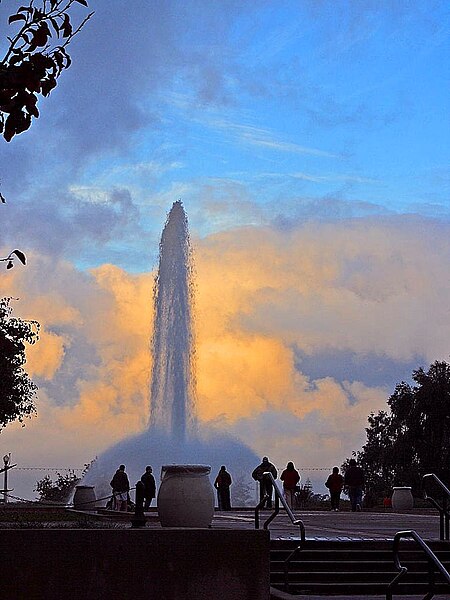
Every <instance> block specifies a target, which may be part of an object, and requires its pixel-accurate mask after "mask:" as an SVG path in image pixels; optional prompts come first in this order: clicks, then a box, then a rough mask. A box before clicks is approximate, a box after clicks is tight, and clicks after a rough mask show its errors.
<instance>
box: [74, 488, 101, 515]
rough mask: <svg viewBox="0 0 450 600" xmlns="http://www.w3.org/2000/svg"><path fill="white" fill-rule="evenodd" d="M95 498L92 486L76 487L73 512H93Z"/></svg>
mask: <svg viewBox="0 0 450 600" xmlns="http://www.w3.org/2000/svg"><path fill="white" fill-rule="evenodd" d="M96 502H97V498H96V496H95V487H94V486H93V485H77V486H76V488H75V494H74V496H73V507H74V509H75V510H94V509H95V504H96Z"/></svg>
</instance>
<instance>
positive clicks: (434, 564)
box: [386, 530, 450, 600]
mask: <svg viewBox="0 0 450 600" xmlns="http://www.w3.org/2000/svg"><path fill="white" fill-rule="evenodd" d="M401 539H413V540H414V541H415V542H416V544H417V545H418V546H420V548H421V549H422V550H423V551H424V553H425V554H426V557H427V559H428V588H429V589H428V592H427V594H426V595H425V596H424V598H423V600H430V598H432V597H433V596H434V594H435V591H434V585H435V581H434V575H435V569H437V570H438V571H439V572H440V573H441V575H442V576H443V577H444V579H445V580H446V581H447V583H448V584H449V585H450V574H449V572H448V571H447V569H446V568H445V567H444V565H443V564H442V563H441V561H440V560H439V559H438V557H437V556H436V554H435V553H434V552H433V551H432V550H431V548H430V547H429V546H428V545H427V544H426V543H425V542H424V540H423V539H422V538H421V537H420V535H419V534H418V533H417V531H414V530H410V531H399V532H397V533H396V534H395V536H394V545H393V547H392V552H393V558H394V565H395V568H396V569H397V570H398V571H399V573H397V575H396V576H395V578H394V579H393V580H392V581H391V583H390V584H389V585H388V588H387V590H386V600H392V594H393V591H394V588H395V587H396V586H397V584H398V582H399V581H400V579H402V578H403V576H404V575H405V574H406V573H407V572H408V569H407V568H406V567H404V566H402V564H401V563H400V557H399V551H400V540H401Z"/></svg>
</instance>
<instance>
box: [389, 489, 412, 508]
mask: <svg viewBox="0 0 450 600" xmlns="http://www.w3.org/2000/svg"><path fill="white" fill-rule="evenodd" d="M413 506H414V498H413V495H412V493H411V488H410V487H395V488H394V493H393V494H392V508H393V509H394V510H397V511H399V510H411V509H412V508H413Z"/></svg>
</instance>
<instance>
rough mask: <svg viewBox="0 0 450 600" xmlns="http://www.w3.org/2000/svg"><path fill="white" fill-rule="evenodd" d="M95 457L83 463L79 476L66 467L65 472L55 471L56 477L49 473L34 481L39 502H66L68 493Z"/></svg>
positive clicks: (84, 473) (90, 465)
mask: <svg viewBox="0 0 450 600" xmlns="http://www.w3.org/2000/svg"><path fill="white" fill-rule="evenodd" d="M95 460H96V459H95V458H94V459H93V460H91V462H90V463H86V464H85V465H84V469H83V472H82V473H81V477H78V475H77V474H76V473H75V471H74V470H73V469H68V471H67V473H64V475H63V474H62V473H57V474H56V479H55V480H53V479H52V478H51V477H50V475H46V476H45V477H43V478H42V479H40V480H39V481H37V482H36V487H35V488H34V491H35V492H38V494H39V500H40V501H41V502H67V501H68V500H69V497H70V494H71V493H72V492H73V490H74V489H75V486H76V485H77V483H79V482H80V481H81V480H82V478H83V477H84V476H85V475H86V473H87V472H88V470H89V469H90V468H91V467H92V465H93V464H94V462H95Z"/></svg>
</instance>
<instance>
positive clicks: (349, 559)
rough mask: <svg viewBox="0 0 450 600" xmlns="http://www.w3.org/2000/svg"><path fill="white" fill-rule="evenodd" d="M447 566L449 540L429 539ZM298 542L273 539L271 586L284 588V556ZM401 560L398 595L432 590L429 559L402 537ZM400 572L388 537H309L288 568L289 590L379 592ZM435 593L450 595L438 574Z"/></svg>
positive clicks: (298, 591)
mask: <svg viewBox="0 0 450 600" xmlns="http://www.w3.org/2000/svg"><path fill="white" fill-rule="evenodd" d="M427 543H428V544H429V546H430V548H431V549H432V550H433V552H434V553H435V554H436V555H437V557H438V558H439V560H440V561H441V562H442V563H443V564H444V566H445V567H446V569H447V570H450V542H439V541H434V542H427ZM297 546H298V542H296V541H293V540H272V542H271V551H270V583H271V586H273V587H275V588H277V589H280V590H284V560H285V559H286V558H287V557H288V556H289V554H290V553H291V552H292V550H294V549H295V548H296V547H297ZM400 548H401V551H400V560H401V563H402V565H404V566H405V567H407V568H408V573H407V574H406V575H405V577H404V579H403V580H402V582H401V583H400V584H399V586H398V587H397V588H396V592H395V595H413V594H421V595H422V596H423V595H425V594H426V593H427V591H428V562H427V560H426V557H425V555H424V554H423V553H422V552H421V551H420V549H418V548H417V546H416V545H415V544H414V543H412V542H410V541H404V542H401V546H400ZM396 574H397V571H396V570H395V567H394V562H393V558H392V542H390V541H379V540H374V541H362V540H361V541H327V540H324V541H319V540H307V541H306V542H305V543H304V547H303V549H302V550H301V551H300V552H299V553H297V555H296V556H295V558H294V560H293V561H292V562H291V564H290V568H289V592H290V593H291V594H317V595H322V594H323V595H329V596H333V595H336V596H337V595H342V596H352V595H375V594H381V595H384V594H386V589H387V586H388V584H389V583H390V582H391V581H392V580H393V579H394V577H395V575H396ZM435 582H436V586H435V593H436V594H438V593H439V594H446V593H447V594H449V598H450V586H448V584H446V583H444V582H443V581H442V579H441V576H440V574H439V573H436V577H435Z"/></svg>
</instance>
